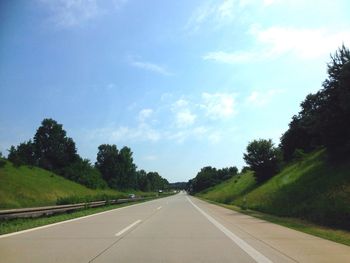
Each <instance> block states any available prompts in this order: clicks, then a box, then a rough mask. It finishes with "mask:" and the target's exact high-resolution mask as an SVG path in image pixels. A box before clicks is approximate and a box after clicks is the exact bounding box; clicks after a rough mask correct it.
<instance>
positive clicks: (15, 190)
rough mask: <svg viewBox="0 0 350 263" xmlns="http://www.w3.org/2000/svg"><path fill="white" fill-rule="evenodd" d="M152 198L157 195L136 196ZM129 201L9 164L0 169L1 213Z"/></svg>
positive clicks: (107, 191) (114, 193)
mask: <svg viewBox="0 0 350 263" xmlns="http://www.w3.org/2000/svg"><path fill="white" fill-rule="evenodd" d="M132 193H134V194H136V195H142V196H149V195H154V194H155V193H142V192H135V191H133V192H132ZM105 197H108V198H123V197H124V198H125V197H127V193H123V192H119V191H116V190H112V189H96V190H94V189H89V188H87V187H85V186H83V185H80V184H77V183H75V182H72V181H70V180H67V179H65V178H63V177H62V176H58V175H56V174H54V173H52V172H50V171H47V170H44V169H41V168H38V167H28V166H25V165H23V166H20V167H14V166H13V165H12V164H11V163H10V162H8V161H6V165H5V166H4V167H1V168H0V209H9V208H23V207H36V206H46V205H56V204H57V203H59V204H63V203H76V202H85V201H92V200H97V199H100V200H101V199H104V198H105Z"/></svg>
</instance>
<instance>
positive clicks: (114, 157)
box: [95, 144, 119, 189]
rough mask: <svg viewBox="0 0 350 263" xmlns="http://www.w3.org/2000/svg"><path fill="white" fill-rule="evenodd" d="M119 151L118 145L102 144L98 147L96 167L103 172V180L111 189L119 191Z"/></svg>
mask: <svg viewBox="0 0 350 263" xmlns="http://www.w3.org/2000/svg"><path fill="white" fill-rule="evenodd" d="M118 154H119V152H118V149H117V146H116V145H114V144H113V145H109V144H102V145H100V146H99V147H98V153H97V158H96V163H95V167H96V168H97V169H98V170H99V171H100V172H101V174H102V178H103V179H104V180H105V181H106V182H107V183H108V185H109V187H112V188H115V189H117V188H118V187H119V185H118V183H119V182H118V178H117V174H118V169H119V164H118Z"/></svg>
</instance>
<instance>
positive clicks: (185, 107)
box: [171, 99, 197, 128]
mask: <svg viewBox="0 0 350 263" xmlns="http://www.w3.org/2000/svg"><path fill="white" fill-rule="evenodd" d="M189 106H190V105H189V102H188V101H187V100H185V99H179V100H177V101H175V102H174V103H173V104H172V106H171V111H172V112H173V113H174V114H175V125H176V126H177V127H178V128H184V127H188V126H191V125H192V124H193V123H194V122H195V120H196V118H197V116H196V115H195V114H194V113H192V112H191V110H190V108H189Z"/></svg>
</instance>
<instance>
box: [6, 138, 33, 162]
mask: <svg viewBox="0 0 350 263" xmlns="http://www.w3.org/2000/svg"><path fill="white" fill-rule="evenodd" d="M8 160H9V161H11V162H12V163H13V164H14V165H15V166H20V165H23V164H27V165H30V166H32V165H35V164H36V158H35V145H34V144H33V143H32V141H31V140H29V141H28V142H23V143H20V144H19V145H18V146H17V147H15V146H11V147H10V149H9V155H8Z"/></svg>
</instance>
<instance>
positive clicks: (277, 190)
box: [198, 150, 350, 230]
mask: <svg viewBox="0 0 350 263" xmlns="http://www.w3.org/2000/svg"><path fill="white" fill-rule="evenodd" d="M252 179H253V177H252V174H251V173H246V174H243V175H240V178H231V179H230V180H229V181H226V182H224V183H222V184H220V185H218V186H215V187H213V188H211V189H208V190H207V191H205V192H202V193H199V194H198V196H199V197H202V198H205V199H208V200H212V201H216V202H221V203H225V204H232V205H236V206H239V207H244V206H245V207H247V208H249V209H251V210H256V211H260V212H264V213H268V214H272V215H277V216H283V217H294V218H299V219H303V220H307V221H309V222H313V223H316V224H319V225H324V226H330V227H335V228H340V229H345V230H350V163H349V162H347V163H346V162H345V163H338V164H331V163H329V162H328V160H327V155H326V153H325V151H324V150H320V151H317V152H313V153H311V154H308V155H306V156H305V158H304V159H303V160H301V161H298V162H294V163H292V164H289V165H288V166H286V167H285V168H284V169H283V170H282V171H281V172H280V173H279V174H277V175H276V176H274V177H273V178H271V179H270V180H268V181H267V182H265V183H264V184H262V185H256V184H255V183H254V182H253V180H252Z"/></svg>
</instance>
